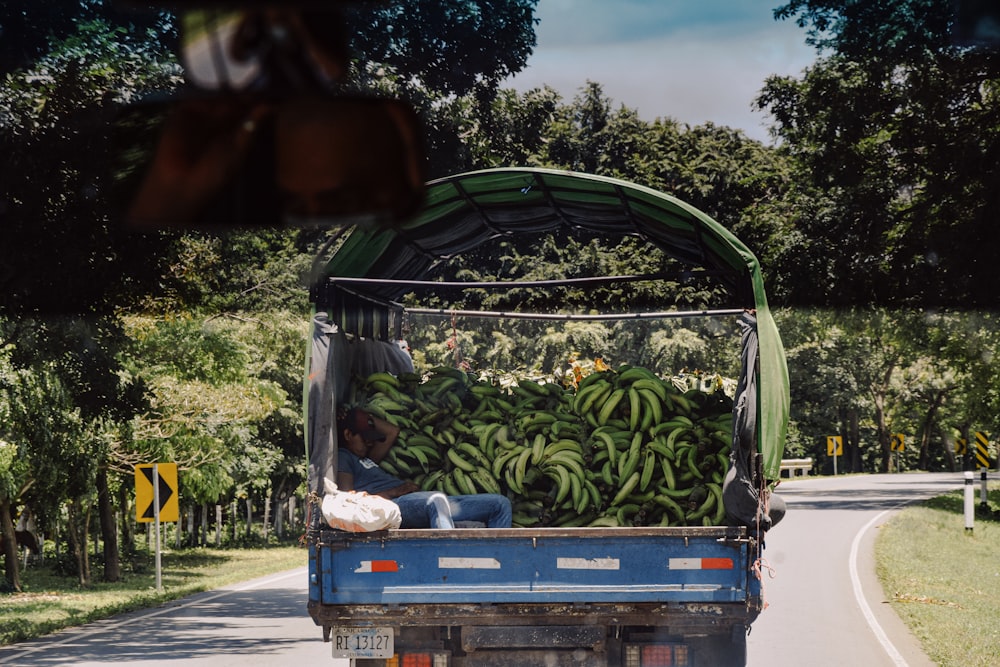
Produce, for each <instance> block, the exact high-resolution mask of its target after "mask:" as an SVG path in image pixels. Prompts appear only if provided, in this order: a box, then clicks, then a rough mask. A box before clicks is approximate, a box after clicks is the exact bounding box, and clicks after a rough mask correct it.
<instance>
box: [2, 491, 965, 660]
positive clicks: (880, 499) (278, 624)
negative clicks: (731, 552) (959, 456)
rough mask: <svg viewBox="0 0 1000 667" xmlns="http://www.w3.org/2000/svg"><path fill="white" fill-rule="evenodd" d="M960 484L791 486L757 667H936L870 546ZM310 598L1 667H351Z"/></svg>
mask: <svg viewBox="0 0 1000 667" xmlns="http://www.w3.org/2000/svg"><path fill="white" fill-rule="evenodd" d="M962 484H963V478H962V476H961V474H934V475H928V474H906V475H874V476H852V477H839V478H826V479H809V480H801V481H800V480H796V481H787V482H784V483H782V484H781V486H780V487H779V492H780V493H781V494H782V496H784V497H785V499H786V500H787V501H788V505H789V512H788V515H787V516H786V517H785V519H784V521H782V522H781V523H780V524H779V525H778V526H776V527H775V528H774V529H773V530H772V531H771V533H770V534H769V535H768V536H767V540H766V548H765V550H764V552H763V554H762V555H763V558H764V565H765V567H764V573H765V580H764V581H765V596H766V600H767V602H768V605H769V606H768V608H767V609H766V610H765V611H764V612H763V614H761V616H760V618H759V619H758V620H757V622H756V623H755V624H754V627H753V631H752V632H751V634H750V639H749V655H750V659H749V665H750V666H751V667H782V666H786V665H787V666H791V665H796V666H798V665H810V667H826V666H827V665H828V666H830V667H834V666H836V667H842V666H843V665H864V666H865V667H882V666H883V665H884V666H886V667H930V666H931V665H932V663H931V662H930V661H929V660H928V659H927V658H926V656H925V655H924V654H923V653H922V652H921V650H920V648H919V647H918V646H917V644H916V642H915V640H914V639H913V638H912V636H911V635H910V633H909V632H908V631H907V630H906V628H905V627H904V626H903V624H902V623H901V622H900V620H899V618H898V617H897V616H896V615H895V612H894V611H893V610H892V609H891V607H890V605H888V604H886V603H885V596H884V595H883V593H882V590H881V587H880V586H879V584H878V582H877V580H876V579H875V575H874V569H873V565H872V559H871V551H872V542H873V538H874V534H875V533H876V532H877V528H878V526H879V525H880V524H881V523H882V522H884V521H885V520H886V519H887V518H888V517H889V516H890V515H891V512H892V511H893V510H895V509H898V508H900V507H902V506H903V505H905V504H906V503H909V502H913V501H915V500H919V499H922V498H927V497H930V496H934V495H938V494H940V493H943V492H945V491H948V490H953V489H960V488H962ZM962 530H964V524H963V523H961V522H960V521H959V522H957V523H956V531H962ZM306 597H307V595H306V572H305V570H304V569H298V570H293V571H290V572H285V573H282V574H279V575H275V576H272V577H267V578H264V579H259V580H255V581H251V582H246V583H244V584H240V585H237V586H233V587H230V588H226V589H220V590H218V591H214V592H211V593H204V594H200V595H196V596H192V597H190V598H187V599H185V600H182V601H178V602H175V603H172V604H169V605H166V606H164V607H161V608H157V609H153V610H147V611H144V612H137V613H134V614H127V615H122V616H118V617H115V618H112V619H109V620H107V621H102V622H98V623H92V624H90V625H87V626H83V627H81V628H75V629H72V630H68V631H64V632H59V633H56V634H53V635H51V636H48V637H45V638H42V639H40V640H36V641H31V642H23V643H21V644H17V645H14V646H10V647H6V648H3V649H0V665H11V666H14V665H16V666H18V667H21V666H23V667H31V666H37V665H74V666H77V667H89V666H94V665H114V666H123V665H141V666H143V667H181V666H183V667H193V666H196V665H205V666H206V667H208V666H209V665H211V667H228V666H230V665H231V666H234V667H237V666H238V667H287V666H289V665H292V666H295V667H305V666H306V665H323V666H325V667H345V666H346V665H347V661H341V660H333V659H332V658H331V657H330V645H329V644H325V643H323V641H322V633H321V631H320V629H319V628H317V627H316V626H315V625H314V624H313V622H312V620H311V619H310V618H309V616H308V615H307V614H306Z"/></svg>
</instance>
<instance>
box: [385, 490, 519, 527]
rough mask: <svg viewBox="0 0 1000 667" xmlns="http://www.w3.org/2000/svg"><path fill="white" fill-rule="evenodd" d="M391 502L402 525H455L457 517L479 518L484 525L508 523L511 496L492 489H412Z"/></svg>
mask: <svg viewBox="0 0 1000 667" xmlns="http://www.w3.org/2000/svg"><path fill="white" fill-rule="evenodd" d="M393 502H394V503H396V504H397V505H399V513H400V514H401V515H402V516H403V523H402V526H400V527H401V528H454V527H455V522H456V521H481V522H482V523H485V524H486V527H487V528H510V526H511V505H510V500H508V499H507V497H506V496H500V495H497V494H493V493H481V494H477V495H473V496H445V495H444V494H443V493H441V492H439V491H415V492H414V493H408V494H406V495H405V496H400V497H399V498H393Z"/></svg>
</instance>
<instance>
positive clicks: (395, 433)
mask: <svg viewBox="0 0 1000 667" xmlns="http://www.w3.org/2000/svg"><path fill="white" fill-rule="evenodd" d="M371 418H372V423H373V424H375V428H376V429H378V432H379V433H381V434H382V435H384V436H385V440H383V441H382V442H376V443H375V446H374V447H372V448H371V451H370V452H368V458H370V459H371V460H372V461H374V462H375V463H379V462H380V461H381V460H382V459H384V458H385V455H386V454H388V453H389V450H390V449H392V446H393V445H395V444H396V439H397V438H398V437H399V427H398V426H396V425H395V424H390V423H389V422H387V421H386V420H384V419H380V418H379V417H376V416H375V415H372V416H371ZM400 495H402V494H400Z"/></svg>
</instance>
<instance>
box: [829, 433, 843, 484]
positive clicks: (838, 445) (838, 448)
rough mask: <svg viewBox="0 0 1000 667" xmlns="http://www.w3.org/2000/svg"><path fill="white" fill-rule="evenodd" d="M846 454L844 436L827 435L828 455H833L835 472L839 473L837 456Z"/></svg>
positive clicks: (835, 473)
mask: <svg viewBox="0 0 1000 667" xmlns="http://www.w3.org/2000/svg"><path fill="white" fill-rule="evenodd" d="M843 454H844V436H841V435H828V436H826V455H827V456H832V457H833V474H834V476H836V475H837V457H838V456H842V455H843Z"/></svg>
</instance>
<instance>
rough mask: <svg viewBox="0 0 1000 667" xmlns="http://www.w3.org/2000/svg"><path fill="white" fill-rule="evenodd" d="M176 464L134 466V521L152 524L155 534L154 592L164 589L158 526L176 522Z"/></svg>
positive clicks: (177, 518)
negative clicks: (162, 523)
mask: <svg viewBox="0 0 1000 667" xmlns="http://www.w3.org/2000/svg"><path fill="white" fill-rule="evenodd" d="M177 495H178V494H177V464H176V463H144V464H139V465H137V466H136V467H135V520H136V521H139V522H147V523H149V522H151V523H152V524H153V529H154V530H155V531H156V539H155V549H156V554H155V559H156V591H157V592H161V591H162V590H163V577H162V572H163V568H162V561H161V556H160V551H161V549H160V523H161V522H173V521H178V520H179V518H180V506H179V504H178V502H177Z"/></svg>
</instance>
